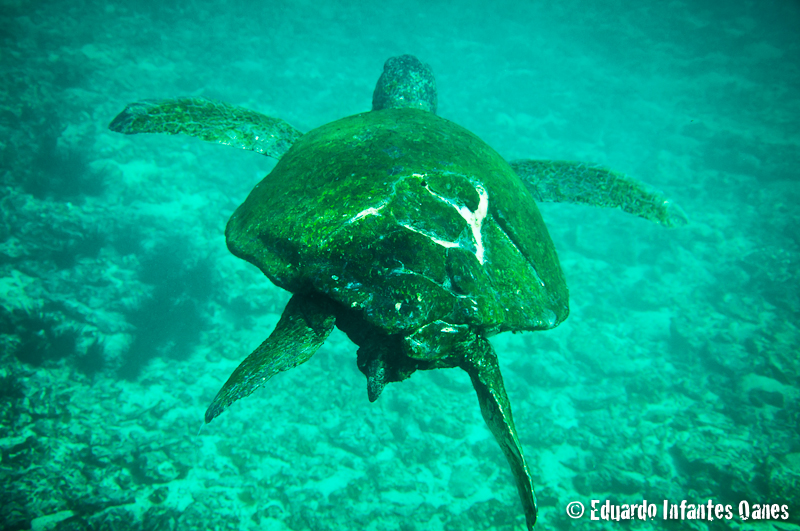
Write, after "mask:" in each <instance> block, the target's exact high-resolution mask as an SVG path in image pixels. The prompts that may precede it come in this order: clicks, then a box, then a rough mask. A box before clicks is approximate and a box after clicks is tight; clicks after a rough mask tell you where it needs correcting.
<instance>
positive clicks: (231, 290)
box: [0, 0, 800, 531]
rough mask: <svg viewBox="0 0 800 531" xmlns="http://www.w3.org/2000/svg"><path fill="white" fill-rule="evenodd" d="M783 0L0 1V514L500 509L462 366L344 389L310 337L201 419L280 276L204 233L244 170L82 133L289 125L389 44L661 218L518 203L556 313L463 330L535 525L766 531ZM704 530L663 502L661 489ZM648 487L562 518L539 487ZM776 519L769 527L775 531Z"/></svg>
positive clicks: (777, 309) (44, 525)
mask: <svg viewBox="0 0 800 531" xmlns="http://www.w3.org/2000/svg"><path fill="white" fill-rule="evenodd" d="M798 22H800V7H799V6H798V5H797V3H796V2H792V1H788V0H786V1H772V2H761V3H755V2H745V1H737V2H732V3H731V2H726V3H721V2H718V3H714V2H668V3H665V2H650V3H638V4H635V5H632V4H629V3H624V2H603V3H595V2H578V1H570V0H568V1H563V2H521V1H517V2H510V1H509V2H497V3H491V4H490V3H482V2H466V1H464V2H458V1H453V2H444V1H433V2H419V3H408V2H406V3H400V2H384V3H375V4H370V5H360V4H358V3H350V2H343V1H340V2H322V3H320V2H310V1H308V2H299V1H297V2H285V3H277V2H266V3H259V2H248V3H244V2H241V3H223V2H183V3H180V4H171V3H168V2H155V1H146V2H135V3H122V2H119V3H111V2H81V1H71V2H56V1H53V2H47V1H42V2H34V1H29V2H26V1H22V0H19V1H8V2H4V3H3V8H2V12H0V68H1V69H2V77H1V78H0V80H1V81H0V83H2V85H1V86H0V89H2V90H0V178H2V182H0V215H2V224H1V225H0V231H1V232H0V360H1V362H0V396H1V397H2V400H0V457H2V459H1V460H0V529H4V530H5V529H8V530H12V529H29V528H33V529H58V530H62V531H63V530H73V529H75V530H77V529H122V530H125V529H131V530H139V529H142V530H150V529H181V530H183V529H231V530H234V529H235V530H240V529H242V530H251V529H252V530H255V529H266V530H292V531H301V530H315V529H374V530H384V529H386V530H402V531H413V530H448V531H455V530H467V529H498V530H500V529H522V527H523V525H524V517H523V514H522V510H521V507H520V504H519V499H518V497H517V493H516V490H515V488H514V484H513V480H512V477H511V474H510V471H509V469H508V465H507V463H506V461H505V459H504V457H503V455H502V453H501V452H500V450H499V448H498V447H497V444H496V443H495V441H494V439H493V438H492V436H491V434H490V432H489V431H488V429H487V428H486V426H485V424H484V422H483V419H482V418H481V415H480V411H479V408H478V404H477V401H476V399H475V392H474V390H473V389H472V386H471V385H470V382H469V378H468V377H467V375H466V374H464V373H463V372H462V371H445V370H440V371H429V372H419V373H417V374H415V375H414V376H413V377H412V378H411V379H409V380H407V381H405V382H402V383H398V384H394V385H390V386H387V388H386V390H385V391H384V393H383V395H382V396H381V397H380V399H379V400H378V401H376V402H375V403H373V404H370V403H369V401H368V400H367V393H366V389H365V379H364V377H363V375H362V374H361V373H360V372H359V370H358V368H357V366H356V356H355V350H356V347H355V346H354V345H353V344H352V343H351V342H350V341H349V340H348V339H347V338H346V336H344V334H342V333H340V332H338V331H336V332H334V334H333V335H332V336H331V337H330V338H329V339H328V341H327V342H326V344H325V345H324V346H323V347H322V348H321V349H320V351H319V352H318V353H317V354H316V355H315V356H314V357H313V358H312V359H311V360H310V361H309V362H308V363H306V364H304V365H303V366H301V367H299V368H296V369H294V370H293V371H290V372H286V373H283V374H280V375H278V376H276V377H275V378H274V379H272V380H271V381H270V382H268V384H267V385H265V386H264V388H263V389H260V390H259V391H257V392H256V393H255V394H253V395H252V396H250V397H249V398H247V399H245V400H243V401H241V402H240V403H237V404H235V405H234V406H232V407H231V408H230V410H229V411H227V412H226V413H225V414H224V415H222V416H220V417H219V418H218V419H216V420H215V421H214V422H213V423H211V424H209V425H207V426H203V413H204V411H205V409H206V407H207V406H208V404H209V403H210V401H211V400H212V399H213V397H214V395H215V394H216V392H217V391H218V389H219V388H220V386H221V385H222V384H223V383H224V381H225V380H226V379H227V377H228V375H229V374H230V372H231V371H232V370H233V369H234V368H235V367H236V366H237V364H238V363H239V362H240V361H241V360H242V359H244V357H245V356H246V355H247V354H249V353H250V352H251V351H252V350H253V349H254V348H255V347H256V346H258V345H259V344H260V343H261V341H263V340H264V339H265V338H266V336H267V335H268V334H269V332H270V331H271V330H272V327H273V326H274V325H275V323H276V322H277V320H278V317H279V316H280V313H281V311H282V310H283V307H284V305H285V304H286V301H287V300H288V294H287V293H285V292H283V291H281V290H280V289H278V288H276V287H274V286H272V285H271V284H270V283H269V282H268V281H267V279H266V278H264V277H263V275H261V274H260V273H259V272H258V271H257V270H256V269H255V268H254V267H252V266H250V265H248V264H247V263H245V262H244V261H242V260H239V259H237V258H235V257H234V256H232V255H231V254H230V253H229V252H228V251H227V249H226V247H225V240H224V228H225V223H226V222H227V219H228V217H229V216H230V215H231V213H232V212H233V211H234V209H235V208H236V207H237V206H238V205H239V204H240V203H241V202H242V201H243V200H244V198H245V197H246V196H247V194H248V193H249V191H250V190H251V189H252V187H253V186H254V185H255V184H257V183H258V182H259V181H260V180H261V179H262V178H263V177H264V175H266V174H267V173H268V172H269V171H270V170H271V168H272V167H273V165H274V161H272V160H271V159H268V158H266V157H263V156H260V155H257V154H255V153H251V152H244V151H238V150H234V149H230V148H227V147H223V146H217V145H213V144H207V143H203V142H200V141H197V140H195V139H191V138H187V137H181V136H175V137H166V136H153V135H140V136H132V137H127V136H122V135H118V134H115V133H112V132H111V131H108V129H107V125H108V123H109V122H110V121H111V120H112V119H113V117H114V116H116V114H117V113H118V112H119V111H121V110H122V109H123V108H124V106H125V105H126V104H127V103H129V102H132V101H137V100H141V99H144V98H166V97H173V96H203V97H207V98H213V99H218V100H222V101H227V102H230V103H232V104H235V105H241V106H245V107H248V108H251V109H254V110H257V111H259V112H262V113H264V114H267V115H270V116H275V117H280V118H282V119H284V120H286V121H287V122H289V123H290V124H292V125H293V126H295V127H296V128H298V129H300V130H301V131H308V130H310V129H312V128H315V127H318V126H320V125H322V124H325V123H328V122H331V121H333V120H336V119H338V118H341V117H344V116H348V115H352V114H355V113H358V112H362V111H365V110H368V109H369V108H370V104H371V97H372V90H373V88H374V86H375V82H376V80H377V78H378V76H379V75H380V72H381V69H382V65H383V63H384V61H385V60H386V59H387V58H388V57H391V56H395V55H399V54H404V53H411V54H414V55H416V56H418V57H419V58H420V59H422V60H423V61H425V62H427V63H429V64H430V65H431V66H432V68H433V70H434V73H435V74H436V79H437V83H438V91H439V109H438V114H439V115H440V116H442V117H445V118H447V119H449V120H452V121H454V122H456V123H458V124H460V125H462V126H464V127H466V128H467V129H469V130H470V131H472V132H473V133H475V134H476V135H478V136H479V137H481V138H482V139H483V140H484V141H486V142H487V143H488V144H489V145H491V146H492V147H493V148H494V149H495V150H497V151H498V152H499V153H500V154H501V155H502V156H503V157H505V158H506V159H507V160H513V159H518V158H548V159H556V160H562V159H563V160H585V161H591V162H597V163H600V164H603V165H605V166H608V167H611V168H613V169H615V170H618V171H621V172H624V173H626V174H628V175H631V176H633V177H636V178H638V179H640V180H642V181H645V182H647V183H648V184H650V185H652V186H653V187H655V188H657V189H659V190H661V191H663V192H664V193H665V194H666V195H667V196H668V197H670V198H671V199H673V200H674V201H675V202H676V203H677V204H679V205H680V206H681V207H682V208H683V210H684V211H685V212H686V213H687V215H688V217H689V219H690V224H689V225H688V226H686V227H682V228H679V229H664V228H662V227H660V226H658V225H655V224H652V223H648V222H646V221H644V220H641V219H638V218H634V217H632V216H628V215H626V214H623V213H621V212H618V211H613V210H600V209H592V208H590V207H584V206H574V205H562V204H542V205H540V209H541V212H542V215H543V216H544V219H545V222H546V223H547V226H548V229H549V231H550V234H551V236H552V238H553V241H554V243H555V245H556V248H557V250H558V254H559V257H560V260H561V265H562V268H563V270H564V274H565V276H566V278H567V283H568V285H569V288H570V295H571V297H570V317H569V318H568V319H567V320H566V321H565V322H564V323H563V324H561V325H560V326H559V327H558V328H556V329H554V330H551V331H546V332H535V333H524V334H516V335H512V334H503V335H499V336H496V337H494V338H493V339H492V343H493V345H494V347H495V350H496V351H497V353H498V356H499V359H500V365H501V367H502V369H503V374H504V377H505V383H506V388H507V390H508V394H509V397H510V399H511V403H512V405H513V408H514V417H515V421H516V425H517V429H518V432H519V436H520V439H521V442H522V446H523V449H524V450H525V454H526V457H527V459H528V462H529V465H530V467H531V472H532V475H533V479H534V484H535V485H536V489H537V495H538V500H539V511H540V514H539V522H538V523H537V528H538V529H543V530H547V529H572V528H576V527H577V526H584V525H586V526H591V527H593V528H595V527H602V528H608V529H611V528H614V527H619V526H626V525H627V526H631V527H635V528H640V529H645V528H648V529H649V528H677V527H678V526H680V527H684V526H686V527H690V528H692V529H705V528H726V529H727V528H730V529H740V528H741V529H750V528H752V527H751V526H753V525H754V524H753V522H754V521H753V519H752V518H751V519H750V520H748V521H747V522H744V521H743V520H742V519H741V518H740V516H739V512H738V507H739V504H740V502H741V501H743V500H744V501H747V502H748V503H749V504H750V505H751V506H752V505H755V504H766V503H769V504H779V505H781V504H785V505H787V507H788V514H789V519H788V520H783V519H782V518H781V517H778V519H777V520H774V521H773V522H766V523H759V525H760V526H764V527H767V528H769V527H772V528H776V529H784V530H785V529H793V528H795V527H796V526H797V525H800V498H798V492H800V485H798V483H799V482H800V479H798V478H800V442H799V441H800V438H798V426H799V425H800V408H799V407H798V403H800V402H799V401H798V394H800V392H799V391H798V387H799V386H798V383H799V381H800V361H799V360H798V351H799V349H800V334H799V333H798V321H799V319H798V316H800V289H798V275H797V263H798V256H800V248H799V247H800V240H799V239H798V236H797V234H798V232H797V227H798V221H800V207H799V206H798V205H800V180H798V178H797V175H796V172H797V168H798V167H799V166H800V155H799V154H800V149H798V145H800V129H799V128H798V124H800V71H799V70H798V69H799V68H800V67H799V66H798V65H800V61H798V59H800V42H798V37H797V35H796V28H797V27H798ZM709 499H710V500H713V501H714V503H720V504H723V505H725V504H729V505H731V506H732V508H733V517H732V518H731V519H726V518H723V519H715V520H714V521H713V522H709V521H708V520H703V521H697V520H684V521H664V520H663V519H662V518H661V516H662V515H661V504H663V502H664V500H668V501H669V503H675V504H680V502H681V501H682V500H686V501H687V502H688V503H694V504H704V503H706V502H707V501H708V500H709ZM591 500H599V501H600V504H602V503H603V502H605V501H606V500H610V501H611V503H615V504H623V503H637V504H641V503H642V501H643V500H647V501H648V502H650V503H656V504H657V505H658V507H659V513H658V518H656V519H655V520H652V521H647V522H642V521H640V520H638V519H637V520H635V521H631V522H606V521H599V522H594V521H590V520H589V515H588V512H587V514H586V515H584V516H583V518H581V519H578V520H572V519H570V518H569V517H568V515H567V513H566V507H567V504H568V503H570V502H572V501H580V502H582V503H583V504H584V505H586V506H587V511H588V509H589V508H590V503H591ZM793 526H794V527H793Z"/></svg>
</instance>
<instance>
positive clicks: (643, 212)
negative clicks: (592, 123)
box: [509, 160, 688, 227]
mask: <svg viewBox="0 0 800 531" xmlns="http://www.w3.org/2000/svg"><path fill="white" fill-rule="evenodd" d="M509 164H510V165H511V167H512V168H513V169H514V171H515V172H516V173H517V175H518V176H519V178H520V179H521V180H522V182H523V183H524V184H525V187H526V188H527V189H528V191H529V192H530V193H531V194H532V195H533V198H534V199H535V200H536V201H552V202H557V203H584V204H587V205H592V206H599V207H610V208H619V209H621V210H623V211H624V212H627V213H629V214H633V215H634V216H639V217H641V218H644V219H647V220H649V221H654V222H656V223H660V224H662V225H664V226H667V227H681V226H683V225H686V224H687V223H688V220H687V218H686V214H685V213H684V212H683V210H681V208H680V207H679V206H678V205H676V204H675V203H673V202H672V201H670V200H669V199H667V198H666V197H664V196H663V195H661V194H660V193H659V192H657V191H655V190H653V189H651V188H650V187H649V186H647V185H646V184H644V183H640V182H639V181H637V180H635V179H631V178H630V177H628V176H626V175H623V174H621V173H618V172H615V171H611V170H609V169H606V168H603V167H601V166H598V165H595V164H587V163H585V162H570V161H565V160H515V161H512V162H510V163H509Z"/></svg>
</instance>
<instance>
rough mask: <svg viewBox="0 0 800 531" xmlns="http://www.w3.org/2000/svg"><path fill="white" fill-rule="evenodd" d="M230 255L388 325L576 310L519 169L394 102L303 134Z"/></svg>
mask: <svg viewBox="0 0 800 531" xmlns="http://www.w3.org/2000/svg"><path fill="white" fill-rule="evenodd" d="M226 236H227V241H228V247H229V248H230V250H231V252H233V254H235V255H236V256H239V257H241V258H243V259H245V260H247V261H249V262H251V263H253V264H255V265H256V266H258V267H259V268H260V269H261V270H262V271H263V272H264V273H265V274H266V275H267V276H268V277H269V278H270V279H271V280H272V281H273V282H274V283H275V284H277V285H278V286H281V287H283V288H285V289H287V290H289V291H291V292H293V293H299V292H309V291H314V292H320V293H324V294H326V295H327V296H329V297H330V298H332V299H334V300H335V301H337V302H339V303H341V304H343V305H344V306H346V307H349V308H352V309H354V310H355V311H357V312H360V314H361V316H362V317H363V318H364V319H366V320H367V321H368V322H370V323H371V324H373V325H375V326H377V327H379V328H380V329H382V330H385V331H386V333H388V334H393V333H406V334H407V333H410V332H412V331H414V330H417V329H418V328H420V327H421V326H424V325H425V324H427V323H431V322H433V321H435V320H441V321H444V322H446V323H451V324H454V325H459V324H466V325H470V326H473V327H477V328H479V329H480V330H482V331H483V332H484V333H487V334H491V333H495V332H502V331H506V330H540V329H547V328H552V327H554V326H556V325H557V324H558V323H560V322H561V321H563V320H564V319H565V318H566V317H567V314H568V312H569V310H568V293H567V287H566V284H565V282H564V277H563V274H562V272H561V268H560V266H559V263H558V258H557V256H556V252H555V248H554V247H553V243H552V241H551V240H550V235H549V234H548V233H547V229H546V227H545V225H544V222H543V221H542V217H541V215H540V214H539V210H538V209H537V207H536V204H535V203H534V200H533V198H532V197H531V195H530V194H529V193H528V192H527V191H526V190H525V188H524V187H523V185H522V183H521V182H520V180H519V178H518V177H517V176H516V174H515V173H514V171H513V170H512V169H511V167H510V166H509V165H508V164H507V163H506V162H505V161H504V160H503V159H502V157H500V155H498V154H497V153H496V152H495V151H494V150H493V149H492V148H490V147H489V146H488V145H486V144H485V143H484V142H483V141H482V140H480V139H479V138H478V137H476V136H475V135H473V134H472V133H470V132H469V131H467V130H466V129H464V128H462V127H460V126H458V125H456V124H454V123H452V122H450V121H448V120H445V119H443V118H440V117H438V116H436V115H434V114H432V113H430V112H425V111H420V110H416V109H385V110H380V111H372V112H366V113H363V114H357V115H355V116H350V117H348V118H344V119H342V120H339V121H336V122H333V123H330V124H328V125H324V126H322V127H320V128H318V129H315V130H313V131H311V132H309V133H307V134H305V135H304V136H302V137H301V138H300V139H299V140H298V141H297V142H296V143H295V144H294V145H293V146H292V147H291V149H290V150H289V151H288V152H287V153H286V154H285V155H284V156H283V157H282V158H281V160H280V161H279V162H278V164H277V165H276V166H275V169H274V170H273V171H272V173H270V174H269V175H268V176H267V177H266V178H264V180H263V181H261V183H259V184H258V186H256V187H255V188H254V189H253V191H252V192H251V193H250V195H249V196H248V198H247V200H246V201H245V202H244V203H243V204H242V205H241V206H240V207H239V208H238V209H237V210H236V212H235V213H234V214H233V216H232V217H231V219H230V221H229V222H228V228H227V231H226Z"/></svg>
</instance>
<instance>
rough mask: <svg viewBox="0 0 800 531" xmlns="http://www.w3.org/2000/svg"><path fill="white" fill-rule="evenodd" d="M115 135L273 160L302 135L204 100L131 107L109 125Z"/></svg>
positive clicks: (278, 122) (276, 120) (266, 119)
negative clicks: (169, 139) (200, 143)
mask: <svg viewBox="0 0 800 531" xmlns="http://www.w3.org/2000/svg"><path fill="white" fill-rule="evenodd" d="M108 128H109V129H111V130H112V131H116V132H117V133H124V134H126V135H134V134H137V133H166V134H169V135H177V134H180V133H182V134H184V135H189V136H193V137H196V138H200V139H201V140H206V141H208V142H219V143H220V144H225V145H226V146H232V147H236V148H240V149H246V150H249V151H255V152H256V153H261V154H262V155H267V156H269V157H274V158H276V159H279V158H281V156H282V155H283V154H284V153H286V152H287V151H288V150H289V148H290V147H291V146H292V144H293V143H294V142H295V141H296V140H297V139H298V138H300V137H301V136H302V133H301V132H300V131H298V130H297V129H295V128H294V127H292V126H291V125H289V124H288V123H286V122H284V121H283V120H281V119H279V118H272V117H270V116H267V115H264V114H261V113H259V112H255V111H251V110H250V109H245V108H244V107H236V106H234V105H229V104H227V103H222V102H218V101H211V100H207V99H205V98H174V99H168V100H142V101H138V102H136V103H131V104H129V105H128V106H127V107H125V110H123V111H122V112H121V113H119V114H118V115H117V117H116V118H114V120H113V121H112V122H111V123H110V124H109V125H108Z"/></svg>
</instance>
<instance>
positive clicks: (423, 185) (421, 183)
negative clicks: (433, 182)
mask: <svg viewBox="0 0 800 531" xmlns="http://www.w3.org/2000/svg"><path fill="white" fill-rule="evenodd" d="M419 184H420V185H422V187H423V188H427V187H428V183H427V182H426V181H425V179H423V180H421V181H420V182H419Z"/></svg>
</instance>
